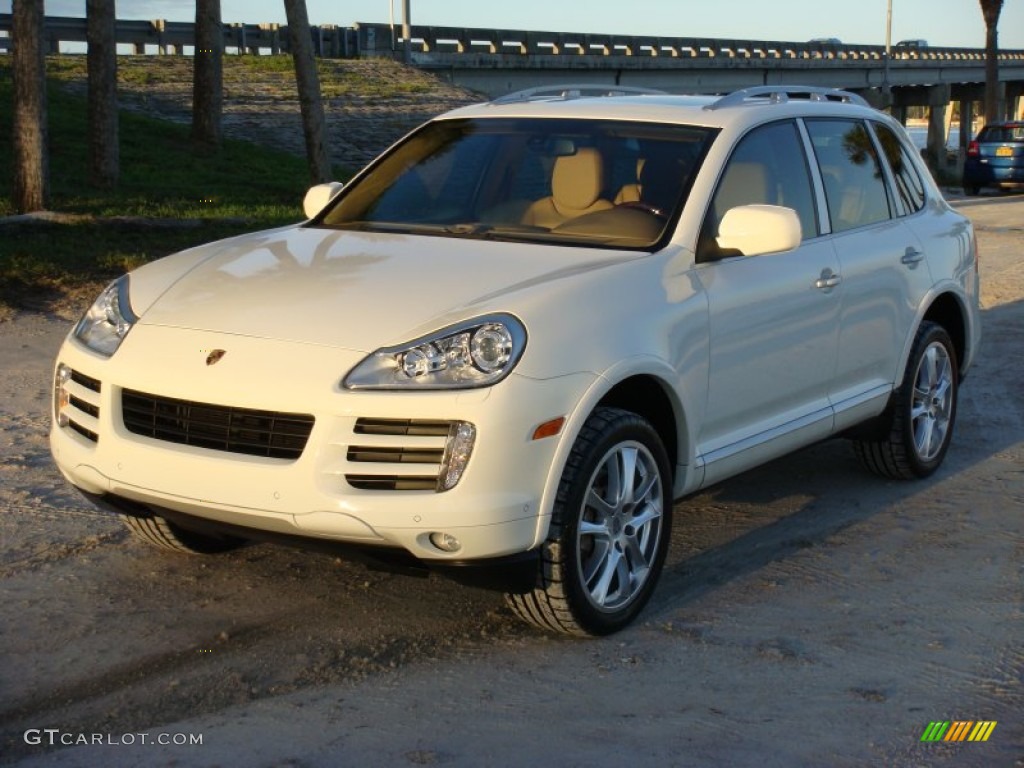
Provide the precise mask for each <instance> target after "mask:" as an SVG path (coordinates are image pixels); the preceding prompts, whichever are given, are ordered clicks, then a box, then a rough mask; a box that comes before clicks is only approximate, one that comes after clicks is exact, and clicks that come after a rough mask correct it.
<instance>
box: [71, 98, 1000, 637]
mask: <svg viewBox="0 0 1024 768" xmlns="http://www.w3.org/2000/svg"><path fill="white" fill-rule="evenodd" d="M627 90H628V89H622V92H619V93H617V94H615V97H614V98H607V97H597V96H593V95H589V94H587V93H586V92H585V91H577V90H572V89H568V90H563V91H558V90H553V91H549V92H543V91H536V92H525V93H522V94H517V95H515V96H512V97H506V98H503V99H499V100H497V101H494V102H491V103H487V104H480V105H475V106H471V107H466V108H462V109H458V110H455V111H453V112H450V113H448V114H445V115H442V116H440V117H438V118H436V119H434V120H432V121H430V122H428V123H427V124H425V125H423V126H422V127H420V128H419V129H417V130H415V131H414V132H412V133H411V134H410V135H408V136H407V137H405V138H404V139H402V140H401V141H399V142H398V143H397V144H395V145H394V146H393V147H391V148H390V149H389V150H388V151H386V152H385V153H384V154H383V155H382V156H381V157H380V158H378V159H377V160H375V161H374V162H373V163H371V164H370V165H369V166H368V167H367V168H366V169H365V170H363V171H362V172H361V173H359V174H358V175H357V176H356V177H355V178H354V179H352V181H351V182H350V183H348V184H346V185H345V186H344V187H342V186H341V185H340V184H331V185H323V186H319V187H314V188H313V189H312V190H310V192H309V194H307V196H306V209H307V210H306V213H307V215H308V216H309V220H308V221H304V222H303V223H300V224H296V225H294V226H288V227H284V228H281V229H275V230H271V231H265V232H257V233H255V234H251V235H246V236H243V237H237V238H232V239H229V240H224V241H222V242H217V243H212V244H210V245H205V246H202V247H198V248H194V249H191V250H188V251H184V252H182V253H178V254H176V255H173V256H170V257H168V258H165V259H162V260H159V261H156V262H153V263H151V264H148V265H146V266H143V267H142V268H140V269H138V270H136V271H134V272H132V273H131V274H128V275H125V276H123V277H121V278H120V279H118V280H116V281H115V282H114V283H113V284H111V285H110V286H109V287H108V288H107V289H106V290H105V291H104V292H103V293H102V295H101V296H100V297H99V298H98V299H97V300H96V302H95V304H94V305H93V306H92V307H91V308H90V309H89V310H88V311H87V312H86V313H85V315H84V316H83V317H82V319H81V321H80V322H79V323H78V324H77V325H76V326H75V327H74V329H73V330H72V331H71V333H70V334H69V336H68V338H67V340H66V342H65V343H64V345H63V347H62V348H61V350H60V353H59V357H58V359H57V361H56V370H55V380H54V405H53V426H52V431H51V445H52V451H53V455H54V457H55V459H56V463H57V465H58V466H59V468H60V469H61V471H62V472H63V474H64V475H65V476H66V477H67V479H68V480H69V481H70V482H71V483H72V484H73V485H74V486H76V487H77V488H79V489H80V490H81V491H82V492H84V493H85V494H86V495H87V496H88V497H89V498H90V499H92V500H93V501H95V502H96V503H97V504H98V505H100V506H102V507H104V508H108V509H112V510H115V511H117V512H118V513H120V514H122V515H123V516H124V519H125V520H126V521H127V523H128V525H129V526H130V527H131V528H132V529H133V530H134V531H135V532H136V533H137V534H139V535H140V536H141V537H142V538H144V539H147V540H148V541H149V542H151V543H153V544H156V545H159V546H162V547H164V548H169V549H172V550H179V551H187V552H201V553H207V552H216V551H221V550H225V549H228V548H230V547H233V546H238V545H240V544H243V543H245V542H247V541H250V540H259V539H275V538H276V539H280V540H282V541H286V542H287V541H290V542H293V543H306V544H314V545H330V546H331V547H342V548H349V549H351V550H352V551H353V552H357V553H360V554H363V555H368V556H370V557H374V558H377V559H380V560H386V561H389V562H392V563H394V564H397V565H415V566H418V567H422V568H426V569H430V570H439V571H446V572H448V573H449V574H454V575H455V576H456V577H469V576H470V575H471V574H472V575H478V576H479V577H480V578H481V579H483V578H484V577H485V576H486V577H488V578H489V579H490V581H491V582H494V581H497V583H498V584H499V585H500V586H501V587H502V588H503V590H504V591H505V592H506V593H507V595H508V602H509V604H510V605H511V607H512V609H513V610H514V611H515V612H516V613H517V614H519V615H520V616H522V618H524V619H526V620H527V621H530V622H532V623H534V624H536V625H539V626H541V627H545V628H548V629H553V630H557V631H562V632H569V633H575V634H604V633H608V632H612V631H615V630H617V629H620V628H622V627H623V626H625V625H626V624H628V623H629V622H630V621H631V620H632V619H633V618H634V617H635V616H636V615H637V613H638V612H639V611H640V610H641V609H642V608H643V606H644V604H645V602H646V601H647V599H648V598H649V597H650V595H651V592H652V591H653V589H654V588H655V584H656V582H657V581H658V577H659V574H660V572H661V569H662V565H663V563H664V561H665V555H666V549H667V546H668V542H669V537H670V528H671V523H672V508H673V503H674V502H675V501H676V500H679V499H681V498H683V497H685V496H686V495H688V494H692V493H693V492H695V491H697V490H698V489H701V488H705V487H707V486H709V485H711V484H713V483H717V482H719V481H721V480H723V479H725V478H727V477H730V476H732V475H735V474H737V473H739V472H742V471H744V470H746V469H748V468H751V467H754V466H756V465H759V464H762V463H763V462H766V461H768V460H770V459H772V458H774V457H777V456H780V455H781V454H784V453H787V452H790V451H793V450H795V449H797V448H800V447H802V446H807V445H809V444H811V443H814V442H816V441H820V440H824V439H826V438H829V437H832V436H842V437H847V438H850V439H851V440H852V444H853V448H854V450H855V452H856V453H857V455H858V456H859V457H860V459H861V460H862V462H863V464H864V465H865V466H866V467H867V468H868V469H870V470H873V471H875V472H877V473H880V474H882V475H884V476H887V477H890V478H907V479H912V478H922V477H926V476H928V475H930V474H931V473H932V472H934V471H935V470H936V468H937V467H938V466H939V465H940V463H941V462H942V460H943V457H944V455H945V453H946V450H947V448H948V447H949V444H950V439H951V436H952V433H953V424H954V420H955V417H956V405H957V390H958V386H959V384H960V381H961V379H962V378H963V376H964V373H965V372H966V370H967V369H968V367H969V366H970V363H971V360H972V358H973V357H974V354H975V351H976V349H977V347H978V342H979V338H980V327H979V316H978V260H977V252H976V242H975V238H974V233H973V230H972V228H971V225H970V223H969V221H968V220H967V219H965V218H964V217H963V216H961V215H959V214H958V213H956V212H954V211H953V210H952V209H951V208H950V207H949V206H948V205H947V203H946V202H945V201H944V200H943V198H942V195H941V194H940V192H939V190H938V189H937V188H936V186H935V184H934V182H933V181H932V179H931V177H930V176H929V173H928V171H927V169H926V168H925V167H924V166H923V165H922V163H921V160H920V158H919V156H918V153H917V152H916V151H915V149H914V147H913V145H912V144H911V143H910V142H909V141H908V139H907V136H906V135H905V133H904V131H903V129H902V128H901V126H900V125H899V124H898V123H897V122H895V121H894V120H892V119H891V118H889V117H888V116H886V115H885V114H883V113H881V112H878V111H876V110H874V109H872V108H870V107H869V106H868V105H867V104H866V103H865V102H863V100H861V99H860V98H859V97H857V96H855V95H853V94H850V93H845V92H841V91H831V90H823V89H817V88H810V87H808V88H792V87H787V88H775V87H765V88H755V89H748V90H745V91H740V92H736V93H733V94H730V95H728V96H725V97H692V96H669V95H664V94H662V95H658V94H636V93H627V92H625V91H627Z"/></svg>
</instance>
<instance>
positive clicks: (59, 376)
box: [53, 363, 71, 427]
mask: <svg viewBox="0 0 1024 768" xmlns="http://www.w3.org/2000/svg"><path fill="white" fill-rule="evenodd" d="M70 379H71V369H70V368H68V366H66V365H64V363H61V364H60V365H58V366H57V372H56V374H54V377H53V420H54V422H56V424H57V426H58V427H66V426H67V425H68V421H69V419H68V415H67V414H66V413H65V412H64V409H65V408H67V407H68V405H69V404H70V402H71V394H70V393H69V392H68V390H67V383H68V381H70Z"/></svg>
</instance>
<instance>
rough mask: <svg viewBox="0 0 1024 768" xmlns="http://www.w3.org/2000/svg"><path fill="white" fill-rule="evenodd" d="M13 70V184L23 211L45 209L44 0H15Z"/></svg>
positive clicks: (17, 206) (15, 198)
mask: <svg viewBox="0 0 1024 768" xmlns="http://www.w3.org/2000/svg"><path fill="white" fill-rule="evenodd" d="M12 13H13V18H12V24H11V45H12V46H13V50H12V52H11V70H12V79H13V81H14V120H13V126H12V127H13V130H12V144H13V150H14V158H13V159H14V184H13V195H12V198H13V199H12V202H13V203H14V208H15V210H16V211H18V213H28V212H30V211H40V210H43V209H45V208H46V202H47V198H48V197H49V189H48V187H49V177H50V168H49V157H48V148H47V146H46V59H45V58H44V52H43V0H14V4H13V7H12Z"/></svg>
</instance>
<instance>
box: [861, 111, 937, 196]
mask: <svg viewBox="0 0 1024 768" xmlns="http://www.w3.org/2000/svg"><path fill="white" fill-rule="evenodd" d="M872 126H874V129H875V133H876V134H877V136H878V142H879V143H880V144H881V145H882V152H883V153H884V154H885V159H886V160H887V161H888V162H889V168H890V169H891V170H892V175H893V179H894V180H895V182H896V210H897V213H898V215H900V216H906V215H908V214H911V213H914V212H916V211H920V210H921V209H922V208H924V201H925V192H924V184H923V183H922V181H921V176H920V175H919V174H918V172H917V169H916V168H915V167H914V163H913V161H912V160H911V159H910V157H909V155H908V154H907V148H906V146H905V145H904V143H903V142H901V141H900V140H899V138H898V137H897V136H896V134H895V133H893V132H892V130H891V129H890V128H889V127H888V126H886V125H883V124H882V123H876V122H872Z"/></svg>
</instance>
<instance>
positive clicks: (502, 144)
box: [315, 118, 714, 249]
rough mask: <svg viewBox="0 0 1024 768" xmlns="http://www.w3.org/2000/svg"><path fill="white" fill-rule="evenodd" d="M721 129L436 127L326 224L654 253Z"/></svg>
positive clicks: (519, 124)
mask: <svg viewBox="0 0 1024 768" xmlns="http://www.w3.org/2000/svg"><path fill="white" fill-rule="evenodd" d="M713 136H714V131H713V130H711V129H707V128H697V127H690V126H679V125H662V124H652V123H633V122H624V121H602V120H562V119H507V118H493V119H476V120H467V119H463V120H436V121H434V122H431V123H428V124H427V125H425V126H423V127H422V128H421V129H419V130H418V131H416V132H415V133H414V134H412V135H411V136H409V137H408V138H407V139H406V140H405V141H404V142H402V143H401V144H400V145H399V146H397V147H395V148H394V149H393V150H392V151H391V152H389V153H388V154H387V155H386V156H384V157H383V158H382V159H381V160H379V161H378V162H377V163H375V164H374V165H373V166H372V167H371V168H370V169H369V170H368V171H367V173H365V174H364V175H363V176H362V177H360V178H359V179H358V181H356V182H354V183H353V184H351V185H350V186H349V187H347V188H346V189H345V190H344V191H343V192H342V194H341V195H339V197H338V199H337V201H336V204H334V205H333V206H332V207H331V208H330V209H329V210H328V211H327V213H326V214H324V215H322V216H321V217H320V218H319V219H318V220H317V221H316V222H315V224H316V225H320V226H328V227H334V228H339V229H354V230H363V231H375V232H405V233H414V234H430V235H442V236H449V237H478V238H488V239H495V240H530V241H540V242H550V243H559V244H583V245H592V246H599V247H614V248H637V249H651V248H653V247H655V246H657V244H658V243H659V242H660V241H661V240H662V238H663V237H667V235H668V232H669V226H670V224H672V223H674V222H675V221H676V219H677V218H678V214H679V211H680V209H681V208H682V205H683V203H684V202H685V199H686V195H687V194H688V192H689V189H690V184H691V181H692V179H693V177H694V176H695V175H696V171H697V169H698V167H699V165H700V162H701V160H702V159H703V158H704V155H705V153H706V151H707V148H708V146H709V144H710V142H711V139H712V138H713Z"/></svg>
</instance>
